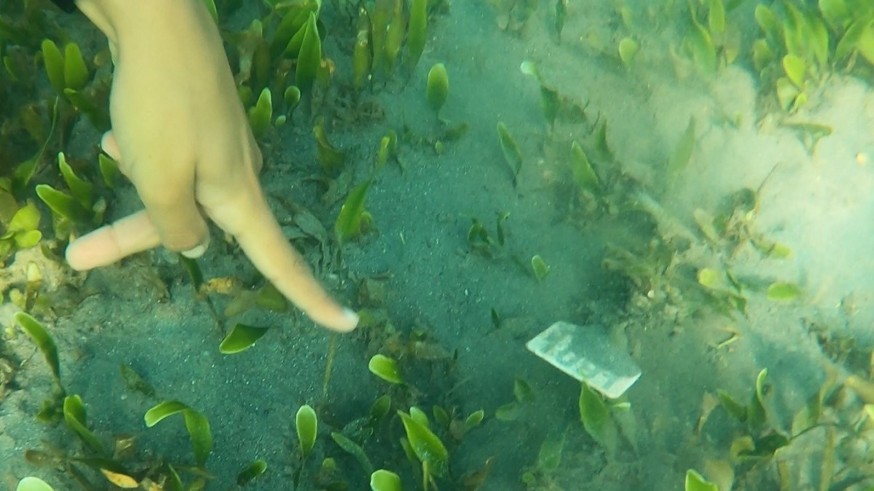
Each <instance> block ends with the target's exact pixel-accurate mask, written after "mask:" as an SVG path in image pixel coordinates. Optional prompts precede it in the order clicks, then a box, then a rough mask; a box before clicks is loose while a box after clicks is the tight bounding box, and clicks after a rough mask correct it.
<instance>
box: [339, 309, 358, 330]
mask: <svg viewBox="0 0 874 491" xmlns="http://www.w3.org/2000/svg"><path fill="white" fill-rule="evenodd" d="M343 315H344V316H345V317H346V319H348V320H349V325H350V327H349V330H350V331H351V330H352V329H355V328H356V327H357V326H358V320H359V317H358V314H356V313H355V311H354V310H352V309H350V308H347V307H343Z"/></svg>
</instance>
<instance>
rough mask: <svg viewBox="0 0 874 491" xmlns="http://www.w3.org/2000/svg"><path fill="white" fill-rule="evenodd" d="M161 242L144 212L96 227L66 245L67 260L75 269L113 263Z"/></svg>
mask: <svg viewBox="0 0 874 491" xmlns="http://www.w3.org/2000/svg"><path fill="white" fill-rule="evenodd" d="M160 244H161V240H160V237H159V236H158V230H157V228H155V225H154V224H153V223H152V221H151V219H150V218H149V216H148V214H146V212H145V211H140V212H137V213H134V214H133V215H129V216H127V217H125V218H122V219H121V220H118V221H117V222H115V223H112V224H111V225H106V226H104V227H101V228H98V229H97V230H94V231H92V232H90V233H88V234H86V235H83V236H82V237H79V238H78V239H76V240H74V241H73V242H71V243H70V245H69V246H67V252H66V256H67V263H69V265H70V267H72V268H73V269H75V270H77V271H85V270H89V269H93V268H97V267H100V266H106V265H108V264H112V263H114V262H116V261H118V260H120V259H122V258H124V257H127V256H130V255H131V254H135V253H137V252H142V251H145V250H148V249H151V248H153V247H157V246H158V245H160Z"/></svg>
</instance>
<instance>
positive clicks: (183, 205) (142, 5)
mask: <svg viewBox="0 0 874 491" xmlns="http://www.w3.org/2000/svg"><path fill="white" fill-rule="evenodd" d="M76 5H77V6H78V7H79V9H80V10H81V11H82V12H83V13H84V14H85V15H86V16H87V17H88V18H89V19H90V20H91V21H92V22H93V23H94V24H95V25H96V26H97V27H98V28H99V29H100V30H101V31H102V32H103V33H104V34H105V35H106V37H107V39H108V40H109V43H110V47H111V48H112V51H113V59H114V62H115V68H114V73H113V83H112V92H111V95H110V118H111V121H112V130H111V131H109V132H107V133H106V135H104V137H103V141H102V143H101V146H102V148H103V150H104V151H105V152H107V153H108V154H109V155H110V156H112V157H113V158H115V159H116V160H117V161H118V162H119V167H120V169H121V171H122V173H123V174H124V175H125V176H127V177H128V179H130V180H131V182H132V183H133V184H134V186H135V187H136V190H137V193H138V194H139V196H140V198H141V199H142V201H143V204H144V205H145V209H144V210H142V211H140V212H138V213H135V214H133V215H130V216H128V217H125V218H122V219H121V220H119V221H117V222H115V223H113V224H111V225H107V226H105V227H102V228H99V229H97V230H95V231H93V232H91V233H89V234H87V235H85V236H82V237H80V238H78V239H77V240H75V241H73V242H72V243H71V244H70V246H69V247H68V248H67V261H68V262H69V264H70V266H72V267H73V268H74V269H77V270H88V269H92V268H96V267H99V266H104V265H107V264H111V263H114V262H116V261H118V260H120V259H122V258H124V257H126V256H129V255H131V254H134V253H137V252H141V251H144V250H147V249H151V248H154V247H157V246H159V245H163V246H164V247H167V248H168V249H171V250H174V251H179V252H182V253H183V254H185V255H186V256H189V257H197V256H199V255H201V254H203V252H205V250H206V247H207V245H208V243H209V231H208V229H207V225H206V220H207V219H209V220H212V221H213V222H215V223H216V224H217V225H218V226H219V227H220V228H221V229H222V230H224V231H225V232H227V233H228V234H230V235H231V236H233V237H234V238H235V239H236V241H237V242H238V243H239V245H240V247H241V248H242V250H243V251H244V252H245V253H246V255H247V256H248V257H249V259H250V260H251V261H252V263H253V264H254V265H255V267H257V268H258V270H259V271H261V273H262V274H263V275H264V276H265V277H266V278H267V279H268V280H270V281H271V282H272V283H273V284H274V285H275V286H276V288H277V289H278V290H279V291H281V292H282V293H283V294H284V295H285V296H286V297H287V298H288V299H289V300H291V301H292V302H293V303H294V304H295V305H296V306H297V307H298V308H300V309H301V310H302V311H304V312H305V313H306V314H307V315H308V316H309V317H310V318H311V319H313V320H314V321H315V322H316V323H318V324H320V325H322V326H324V327H326V328H328V329H331V330H335V331H340V332H346V331H351V330H352V329H354V328H355V326H356V325H357V324H358V316H357V315H356V314H355V313H354V312H352V311H351V310H349V309H347V308H344V307H342V306H341V305H340V304H338V303H337V302H336V301H335V300H334V299H333V298H331V296H330V295H329V294H328V293H327V292H326V291H325V290H324V289H323V288H322V286H321V285H320V284H319V283H318V281H317V280H316V279H315V278H314V277H313V275H312V273H311V271H310V268H309V267H308V266H307V264H306V262H305V260H304V259H303V258H302V257H301V256H300V254H298V253H297V252H296V251H295V250H294V248H293V247H292V246H291V245H290V244H289V242H288V240H287V239H286V238H285V237H284V236H283V234H282V231H281V229H280V227H279V224H278V223H277V222H276V219H275V218H274V217H273V214H272V213H271V211H270V208H269V207H268V205H267V201H266V200H265V198H264V193H263V192H262V190H261V185H260V184H259V181H258V175H257V174H258V171H259V170H260V169H261V162H262V161H261V152H260V150H259V149H258V146H257V144H256V142H255V139H254V137H253V136H252V132H251V130H250V128H249V124H248V120H247V118H246V114H245V111H244V110H243V107H242V104H241V103H240V100H239V98H238V97H237V91H236V86H235V84H234V80H233V76H232V73H231V70H230V67H229V66H228V60H227V57H226V55H225V52H224V50H223V48H222V43H221V38H220V36H219V32H218V28H217V27H216V26H215V23H214V22H213V20H212V17H210V15H209V12H208V11H207V10H206V8H205V7H204V6H203V5H202V2H201V1H200V0H148V1H145V0H142V1H131V0H78V1H77V2H76Z"/></svg>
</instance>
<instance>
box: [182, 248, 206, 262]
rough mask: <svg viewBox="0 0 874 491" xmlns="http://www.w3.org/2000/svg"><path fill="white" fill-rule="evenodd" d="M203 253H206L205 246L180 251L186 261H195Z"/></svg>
mask: <svg viewBox="0 0 874 491" xmlns="http://www.w3.org/2000/svg"><path fill="white" fill-rule="evenodd" d="M204 252H206V244H200V245H199V246H197V247H194V248H192V249H188V250H187V251H182V255H183V256H185V257H187V258H188V259H197V258H199V257H200V256H202V255H203V253H204Z"/></svg>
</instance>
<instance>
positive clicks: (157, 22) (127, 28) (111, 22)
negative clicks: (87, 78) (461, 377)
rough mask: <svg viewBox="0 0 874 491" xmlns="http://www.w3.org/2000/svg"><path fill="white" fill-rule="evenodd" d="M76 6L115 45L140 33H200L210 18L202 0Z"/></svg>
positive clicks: (124, 0)
mask: <svg viewBox="0 0 874 491" xmlns="http://www.w3.org/2000/svg"><path fill="white" fill-rule="evenodd" d="M76 7H78V8H79V10H80V11H81V12H82V13H83V14H85V16H86V17H88V19H89V20H90V21H91V22H92V23H93V24H94V25H95V26H97V28H98V29H100V31H102V32H103V34H104V35H105V36H106V37H107V38H108V39H109V41H110V42H111V43H113V44H118V43H119V41H120V40H119V37H120V36H121V37H129V36H131V35H134V34H136V33H141V32H148V33H150V34H149V35H150V36H162V35H164V33H167V34H169V33H170V32H171V31H175V33H177V34H179V33H184V32H185V31H190V30H200V29H202V28H203V20H204V17H206V18H209V13H208V11H207V10H206V7H205V6H204V5H203V2H202V1H201V0H135V1H131V0H76ZM204 14H206V15H205V16H204ZM209 20H210V21H211V20H212V19H211V18H209Z"/></svg>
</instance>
